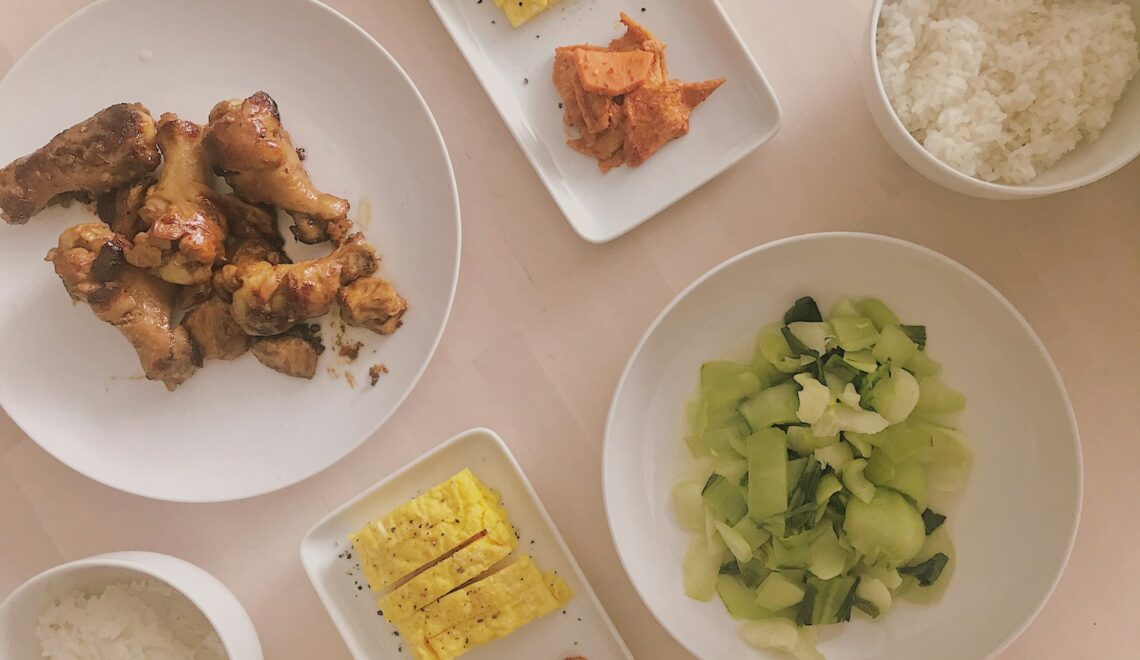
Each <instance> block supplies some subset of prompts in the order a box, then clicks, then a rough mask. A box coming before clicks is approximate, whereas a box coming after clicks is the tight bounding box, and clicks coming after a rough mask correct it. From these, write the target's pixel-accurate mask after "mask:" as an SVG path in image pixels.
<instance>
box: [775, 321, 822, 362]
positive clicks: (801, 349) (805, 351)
mask: <svg viewBox="0 0 1140 660" xmlns="http://www.w3.org/2000/svg"><path fill="white" fill-rule="evenodd" d="M780 334H782V335H784V340H785V341H787V342H788V348H790V349H792V355H810V356H811V357H814V358H818V357H819V353H818V352H816V351H813V350H812V349H810V348H808V347H807V344H805V343H803V342H802V341H800V339H799V337H796V336H795V334H793V333H792V331H791V329H790V328H788V326H786V325H785V326H783V327H781V328H780Z"/></svg>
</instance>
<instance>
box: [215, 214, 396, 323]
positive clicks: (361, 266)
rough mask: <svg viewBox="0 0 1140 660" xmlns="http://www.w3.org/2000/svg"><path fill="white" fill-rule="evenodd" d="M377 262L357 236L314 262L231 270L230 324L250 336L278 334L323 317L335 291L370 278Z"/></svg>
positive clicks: (253, 264) (250, 265)
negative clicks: (231, 320) (238, 284)
mask: <svg viewBox="0 0 1140 660" xmlns="http://www.w3.org/2000/svg"><path fill="white" fill-rule="evenodd" d="M377 261H378V259H377V257H376V252H375V251H374V250H373V249H372V246H370V245H368V243H367V242H365V240H364V236H363V235H361V234H359V233H358V234H353V235H352V236H350V237H348V238H347V239H346V240H345V241H344V242H343V243H342V244H341V245H339V246H338V247H337V248H336V250H334V251H333V253H332V254H330V255H329V256H327V257H322V258H320V259H314V260H312V261H303V262H300V263H295V264H279V265H276V266H275V265H273V264H271V263H268V262H265V261H249V262H245V263H244V264H243V265H241V266H236V267H235V269H234V271H235V273H234V274H235V275H236V277H235V278H234V280H233V281H232V282H231V285H232V284H233V283H238V282H240V286H239V287H238V288H236V289H234V291H233V312H234V319H235V320H236V321H237V323H238V325H239V326H241V328H242V330H244V331H245V332H246V333H247V334H250V335H255V336H269V335H276V334H280V333H282V332H284V331H285V330H287V329H289V328H290V327H292V326H293V325H294V324H296V323H299V322H301V321H304V320H306V319H311V318H315V317H317V316H321V315H323V314H325V313H326V312H328V311H329V306H330V305H332V302H333V301H334V300H336V296H337V292H338V291H340V288H341V287H342V286H344V285H346V284H350V283H352V282H354V281H356V280H358V279H360V278H361V277H366V276H368V275H371V274H372V273H374V272H376V268H377ZM227 268H228V266H227ZM223 270H224V269H223Z"/></svg>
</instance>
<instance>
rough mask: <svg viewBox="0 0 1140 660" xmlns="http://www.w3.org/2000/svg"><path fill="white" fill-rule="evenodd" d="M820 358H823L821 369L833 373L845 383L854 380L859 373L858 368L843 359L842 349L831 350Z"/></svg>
mask: <svg viewBox="0 0 1140 660" xmlns="http://www.w3.org/2000/svg"><path fill="white" fill-rule="evenodd" d="M821 359H822V360H823V370H824V371H825V372H826V373H829V374H835V375H836V376H838V377H839V378H840V380H842V381H843V382H845V383H850V382H851V381H853V380H855V377H856V376H858V375H859V373H860V371H859V370H858V369H856V368H855V367H853V366H851V365H850V364H848V363H847V361H846V360H844V359H843V355H842V349H836V350H834V351H831V352H830V353H828V354H827V355H826V356H824V357H823V358H821Z"/></svg>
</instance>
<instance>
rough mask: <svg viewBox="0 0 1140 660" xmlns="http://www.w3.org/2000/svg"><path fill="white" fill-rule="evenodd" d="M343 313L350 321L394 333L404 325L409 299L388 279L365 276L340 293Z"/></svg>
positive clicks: (381, 331)
mask: <svg viewBox="0 0 1140 660" xmlns="http://www.w3.org/2000/svg"><path fill="white" fill-rule="evenodd" d="M336 299H337V302H338V303H340V317H341V318H342V319H344V322H345V323H347V324H349V325H355V326H360V327H362V328H367V329H369V330H371V331H372V332H376V333H379V334H382V335H390V334H392V333H393V332H395V331H396V330H398V329H399V327H400V326H401V325H403V321H402V320H401V319H402V318H403V316H404V312H406V311H408V301H406V300H404V298H403V297H402V296H401V295H400V294H398V293H396V289H395V287H393V286H392V285H391V284H390V283H389V282H388V281H387V280H384V279H382V278H379V277H362V278H360V279H358V280H356V281H355V282H353V283H351V284H349V285H348V286H345V287H344V288H342V289H341V290H340V292H339V293H337V296H336Z"/></svg>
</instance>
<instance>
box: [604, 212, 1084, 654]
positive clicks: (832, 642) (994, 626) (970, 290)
mask: <svg viewBox="0 0 1140 660" xmlns="http://www.w3.org/2000/svg"><path fill="white" fill-rule="evenodd" d="M806 295H811V296H815V298H816V300H817V301H819V303H820V307H821V308H823V309H828V308H830V306H831V305H832V304H833V303H834V302H835V301H836V300H837V299H838V298H839V297H840V296H852V297H862V296H875V297H878V298H881V299H882V300H883V301H884V302H886V303H887V304H888V305H890V306H891V308H892V309H894V311H895V312H896V313H897V314H898V315H899V317H900V318H902V319H903V320H905V321H906V322H908V323H922V324H925V325H926V327H927V330H928V334H929V345H928V348H929V351H930V355H931V357H933V358H934V359H936V360H938V361H939V362H941V363H942V365H943V374H944V377H945V379H946V382H947V383H948V384H949V385H951V386H952V387H954V388H955V389H958V390H960V391H962V392H963V393H964V394H965V395H966V398H967V400H968V403H967V405H966V410H965V412H964V414H963V416H962V419H961V428H962V430H963V431H964V432H965V434H966V435H967V437H969V438H970V441H971V446H972V449H973V453H974V461H973V470H972V474H971V476H970V480H969V482H968V483H967V485H966V488H965V490H963V491H962V492H961V493H959V494H957V495H956V496H955V497H953V498H951V500H950V501H949V502H947V503H946V504H947V506H948V507H949V508H946V507H942V509H943V512H944V513H946V514H947V515H948V518H947V521H946V528H947V530H948V531H949V532H950V538H951V539H952V541H953V543H954V548H955V553H954V554H955V562H956V567H955V569H954V572H953V575H952V576H951V579H950V580H949V582H948V583H947V585H946V591H945V593H944V594H943V595H942V597H941V599H939V600H937V601H936V602H934V603H932V604H929V605H915V604H911V603H905V602H899V603H896V604H895V606H894V607H893V608H892V609H891V612H890V613H889V614H888V615H887V616H885V617H883V618H882V619H881V620H878V621H870V620H868V619H866V618H865V617H856V618H852V620H851V622H850V623H846V624H844V625H842V626H825V627H823V628H824V629H823V630H821V631H820V635H821V638H822V639H821V643H820V645H819V646H820V650H821V651H822V652H823V653H824V654H825V655H826V656H827V658H828V660H857V659H866V658H876V659H878V660H912V659H914V658H922V660H978V659H979V658H985V657H992V655H994V654H996V653H997V652H998V651H999V650H1001V649H1002V648H1004V647H1005V646H1007V645H1008V644H1009V643H1010V642H1012V641H1013V639H1014V638H1015V637H1017V635H1018V634H1020V633H1021V631H1022V630H1024V629H1025V628H1026V626H1028V625H1029V622H1030V621H1032V620H1033V617H1034V616H1035V615H1036V614H1037V612H1038V611H1039V610H1040V609H1041V606H1042V605H1044V603H1045V601H1046V599H1048V598H1049V595H1050V594H1051V593H1052V592H1053V588H1054V587H1055V586H1056V584H1057V581H1058V579H1059V578H1060V576H1061V572H1062V570H1063V569H1064V567H1065V563H1066V562H1067V561H1068V558H1069V553H1070V551H1071V550H1072V547H1073V539H1074V537H1075V535H1076V530H1077V521H1078V519H1079V517H1080V508H1081V483H1082V481H1081V480H1082V477H1081V450H1080V440H1079V437H1078V434H1077V427H1076V421H1075V418H1074V415H1073V409H1072V406H1071V404H1070V402H1069V397H1068V395H1067V394H1066V392H1065V387H1064V385H1063V384H1062V383H1061V379H1060V376H1059V375H1058V373H1057V370H1056V368H1055V367H1054V366H1053V362H1052V360H1050V358H1049V354H1048V353H1047V352H1046V350H1045V347H1044V346H1043V345H1042V344H1041V341H1040V340H1039V339H1038V338H1037V335H1035V334H1034V333H1033V330H1032V329H1031V328H1030V327H1029V325H1028V324H1027V323H1026V322H1025V319H1024V318H1022V316H1021V315H1020V314H1018V312H1017V310H1016V309H1014V308H1013V306H1012V305H1011V304H1010V303H1009V301H1007V300H1006V299H1005V298H1003V297H1002V295H1001V294H1000V293H998V292H997V291H996V290H995V289H994V288H993V287H991V286H990V285H989V284H986V282H985V281H983V280H982V279H981V278H980V277H978V276H977V275H975V274H974V273H972V272H970V271H969V270H967V269H966V268H965V267H963V266H962V265H961V264H958V263H956V262H954V261H952V260H950V259H948V258H947V257H944V256H942V255H940V254H938V253H937V252H933V251H931V250H928V249H926V248H923V247H920V246H918V245H915V244H913V243H907V242H905V241H900V240H898V239H894V238H887V237H885V236H876V235H873V234H853V233H828V234H811V235H807V236H798V237H795V238H790V239H784V240H780V241H776V242H774V243H768V244H766V245H761V246H759V247H756V248H754V249H752V250H749V251H747V252H744V253H743V254H740V255H738V256H736V257H734V258H732V259H729V260H728V261H726V262H724V263H723V264H721V265H720V266H717V267H716V268H714V269H712V270H711V271H709V272H708V273H706V274H705V275H703V276H702V277H701V278H700V279H698V280H697V281H696V282H694V283H693V284H692V285H691V286H689V287H688V288H687V289H686V290H685V291H683V292H682V293H681V294H680V295H678V296H677V298H676V299H674V301H673V302H672V303H670V305H669V306H668V307H667V308H666V309H665V311H663V312H662V313H661V315H660V316H659V317H657V320H655V321H654V322H653V324H652V325H651V326H650V328H649V330H648V331H646V334H645V336H644V337H643V338H642V340H641V342H640V344H638V347H637V348H636V349H635V350H634V353H633V356H632V357H631V358H630V361H629V363H628V365H627V366H626V369H625V372H624V374H623V375H622V377H621V380H620V381H619V384H618V386H617V391H616V393H615V394H614V400H613V406H612V407H611V408H610V416H609V420H608V423H607V425H606V439H605V449H604V454H603V466H604V469H603V478H602V482H603V486H604V495H605V506H606V513H607V515H608V519H609V525H610V533H611V535H612V536H613V539H614V545H615V546H616V547H617V551H618V557H619V558H620V559H621V561H622V565H623V567H624V568H625V570H626V573H627V574H628V575H629V577H630V581H631V582H633V585H634V587H635V588H636V589H637V591H638V593H639V594H640V595H641V598H642V600H644V601H645V603H646V605H647V606H648V607H649V609H650V610H651V611H652V612H653V614H654V615H655V616H656V617H657V619H658V621H660V622H661V624H662V625H663V626H664V627H665V628H666V629H668V630H669V632H671V633H672V634H673V636H674V637H676V638H677V640H678V641H679V642H681V643H682V644H683V645H685V646H686V647H687V648H688V649H689V650H690V651H691V652H692V653H693V654H694V655H696V656H698V657H700V658H705V659H707V660H713V659H718V658H735V659H740V660H744V659H747V658H771V659H772V660H775V659H776V658H779V657H782V656H779V655H778V654H775V653H770V652H764V651H758V650H755V649H752V648H750V647H749V646H747V645H746V644H745V643H744V641H743V640H741V639H740V636H739V634H738V629H739V627H740V622H739V621H737V620H735V619H733V618H732V617H730V616H729V614H728V612H727V611H726V610H725V608H724V605H723V604H722V603H721V602H720V600H719V599H717V598H714V599H713V600H712V601H710V602H704V603H702V602H697V601H695V600H692V599H690V598H686V597H685V590H684V586H683V583H682V577H681V564H682V558H683V556H684V554H685V550H686V548H687V547H688V544H689V540H690V534H689V533H688V532H686V531H684V530H683V529H682V528H681V526H680V524H679V523H678V522H677V519H676V515H675V514H674V512H673V507H672V504H671V501H672V500H671V495H670V492H671V490H672V488H673V485H674V484H675V483H676V482H677V481H678V480H679V479H680V478H681V477H682V476H684V475H685V474H686V472H688V471H690V470H691V469H692V466H693V464H694V463H695V461H694V459H693V457H692V455H691V454H689V451H688V449H687V448H686V446H685V443H684V441H683V439H682V438H683V437H684V433H685V428H684V410H685V405H686V403H687V402H688V401H689V400H690V399H691V398H692V396H693V395H694V393H695V392H696V390H697V377H698V369H699V367H700V365H701V363H703V362H705V361H708V360H717V359H731V360H739V361H748V360H750V359H751V355H752V351H753V349H754V346H755V341H756V332H757V330H758V329H759V328H760V327H762V326H763V325H765V324H767V323H769V322H771V321H773V320H775V319H779V318H781V317H782V315H783V313H784V311H785V310H786V309H787V308H788V306H789V305H790V304H791V303H792V301H794V300H795V299H796V298H798V297H800V296H806ZM940 506H941V505H940Z"/></svg>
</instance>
